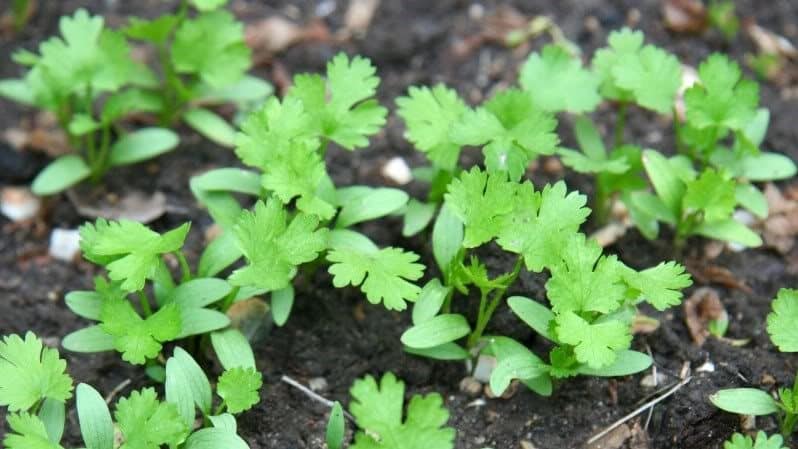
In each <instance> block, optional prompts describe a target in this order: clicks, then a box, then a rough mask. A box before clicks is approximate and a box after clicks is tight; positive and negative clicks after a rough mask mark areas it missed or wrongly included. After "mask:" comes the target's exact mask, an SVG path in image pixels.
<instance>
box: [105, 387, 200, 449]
mask: <svg viewBox="0 0 798 449" xmlns="http://www.w3.org/2000/svg"><path fill="white" fill-rule="evenodd" d="M114 416H115V417H116V422H117V425H118V426H119V430H120V431H121V432H122V437H123V439H124V443H122V446H121V447H120V449H159V448H160V447H161V446H162V445H167V444H168V445H170V446H176V445H177V444H179V443H180V442H182V441H183V440H184V439H185V438H186V437H187V436H188V434H189V428H188V427H187V426H186V425H185V423H184V422H183V420H182V419H181V418H180V414H179V413H178V411H177V407H176V406H175V405H174V404H170V403H168V402H159V401H158V398H157V397H156V395H155V390H154V389H152V388H145V389H143V390H140V391H134V392H132V393H131V394H130V396H128V397H126V398H122V399H120V400H119V402H118V403H117V404H116V412H114Z"/></svg>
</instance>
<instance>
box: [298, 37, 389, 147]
mask: <svg viewBox="0 0 798 449" xmlns="http://www.w3.org/2000/svg"><path fill="white" fill-rule="evenodd" d="M376 72H377V70H376V69H375V68H374V66H373V65H371V62H370V61H369V60H368V59H366V58H363V57H360V56H355V57H354V58H352V59H351V60H350V59H349V57H348V56H346V54H344V53H338V54H337V55H336V56H335V57H334V58H333V59H332V61H330V62H328V63H327V80H326V81H325V80H324V79H322V77H320V76H318V75H307V74H305V75H297V76H295V77H294V86H293V87H292V88H291V90H290V91H289V92H288V96H289V98H296V99H299V100H300V101H301V102H302V104H303V105H304V109H305V110H306V111H307V112H308V114H310V116H311V121H312V127H313V128H312V129H314V134H317V135H319V136H324V137H326V138H328V139H330V140H332V141H334V142H335V143H337V144H338V145H340V146H342V147H343V148H345V149H347V150H353V149H355V148H361V147H365V146H366V145H368V137H369V136H371V135H373V134H375V133H376V132H377V131H378V130H379V129H380V128H381V127H382V126H383V125H384V124H385V116H386V115H387V110H386V109H385V108H384V107H382V106H380V105H379V103H377V100H376V99H375V98H374V94H375V93H376V90H377V86H378V85H379V83H380V79H379V78H378V77H377V76H375V74H376Z"/></svg>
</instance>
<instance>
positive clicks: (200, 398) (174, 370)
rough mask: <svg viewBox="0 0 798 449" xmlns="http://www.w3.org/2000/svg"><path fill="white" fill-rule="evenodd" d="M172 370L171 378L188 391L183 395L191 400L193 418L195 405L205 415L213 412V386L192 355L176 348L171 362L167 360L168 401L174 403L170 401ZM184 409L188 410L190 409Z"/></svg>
mask: <svg viewBox="0 0 798 449" xmlns="http://www.w3.org/2000/svg"><path fill="white" fill-rule="evenodd" d="M170 364H171V365H170ZM170 366H171V368H170ZM170 370H171V378H172V379H173V380H174V382H175V383H177V384H183V386H184V387H185V388H186V391H185V392H181V393H182V394H184V393H186V392H187V393H188V397H189V399H190V400H191V408H190V410H191V416H193V413H194V406H195V405H196V407H198V408H199V409H200V411H202V413H203V414H204V415H208V414H209V413H210V412H211V406H212V405H213V403H212V396H211V384H210V382H209V381H208V377H207V376H206V375H205V372H204V371H203V370H202V368H201V367H200V366H199V365H198V364H197V362H196V361H195V360H194V359H193V358H192V357H191V355H189V353H188V352H186V351H184V350H183V349H182V348H180V347H177V348H175V352H174V354H173V355H172V357H171V358H170V359H169V360H167V363H166V400H167V401H169V402H173V401H172V400H171V399H169V388H170V387H169V383H170V382H169V380H170ZM183 386H178V388H179V389H182V388H183ZM176 393H177V392H176ZM179 408H180V407H179ZM184 408H185V409H186V410H188V407H184ZM182 412H183V410H182V409H181V415H182V414H183V413H182ZM185 416H187V415H184V418H185ZM192 422H193V418H192Z"/></svg>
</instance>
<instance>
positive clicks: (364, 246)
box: [327, 229, 379, 253]
mask: <svg viewBox="0 0 798 449" xmlns="http://www.w3.org/2000/svg"><path fill="white" fill-rule="evenodd" d="M329 236H330V237H329V238H328V239H327V247H328V248H330V249H353V250H357V251H360V252H363V253H376V252H377V251H379V248H378V247H377V245H375V244H374V242H372V241H371V239H369V238H368V237H366V236H365V235H363V234H361V233H359V232H355V231H352V230H349V229H333V230H331V231H330V234H329Z"/></svg>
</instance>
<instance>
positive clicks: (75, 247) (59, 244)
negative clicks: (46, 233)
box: [50, 228, 80, 262]
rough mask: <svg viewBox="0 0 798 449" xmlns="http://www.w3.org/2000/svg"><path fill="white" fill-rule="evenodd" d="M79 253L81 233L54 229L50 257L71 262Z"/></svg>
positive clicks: (74, 230)
mask: <svg viewBox="0 0 798 449" xmlns="http://www.w3.org/2000/svg"><path fill="white" fill-rule="evenodd" d="M79 252H80V233H79V232H78V230H77V229H61V228H55V229H53V232H52V233H51V234H50V256H52V257H53V258H54V259H58V260H65V261H67V262H71V261H73V260H74V259H75V256H77V255H78V253H79Z"/></svg>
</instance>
